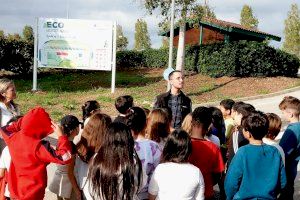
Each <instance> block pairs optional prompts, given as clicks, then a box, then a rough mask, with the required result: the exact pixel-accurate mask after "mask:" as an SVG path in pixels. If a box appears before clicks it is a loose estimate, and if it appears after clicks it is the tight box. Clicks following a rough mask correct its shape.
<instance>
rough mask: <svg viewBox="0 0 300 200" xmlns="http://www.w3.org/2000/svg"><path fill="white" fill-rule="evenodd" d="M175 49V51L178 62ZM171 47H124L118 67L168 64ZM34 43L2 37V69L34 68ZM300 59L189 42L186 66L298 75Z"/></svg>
mask: <svg viewBox="0 0 300 200" xmlns="http://www.w3.org/2000/svg"><path fill="white" fill-rule="evenodd" d="M175 57H176V49H174V52H173V63H175ZM168 58H169V54H168V49H147V50H143V51H134V50H125V51H119V52H117V67H118V68H139V67H148V68H155V67H164V68H165V67H166V66H167V65H168ZM32 65H33V44H32V43H28V42H26V41H24V40H21V39H20V40H8V39H6V38H0V69H4V70H7V71H12V72H14V73H19V74H28V73H30V72H31V71H32ZM299 67H300V62H299V59H298V58H297V57H296V56H293V55H290V54H288V53H286V52H283V51H281V50H280V49H275V48H273V47H270V46H267V45H266V44H265V43H260V42H249V41H238V42H231V43H226V44H225V43H216V44H211V45H201V46H199V45H198V46H187V47H186V55H185V70H188V71H196V72H199V73H202V74H206V75H209V76H212V77H220V76H237V77H247V76H290V77H293V76H296V75H297V72H298V68H299Z"/></svg>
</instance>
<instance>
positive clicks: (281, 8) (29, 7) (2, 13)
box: [0, 0, 300, 48]
mask: <svg viewBox="0 0 300 200" xmlns="http://www.w3.org/2000/svg"><path fill="white" fill-rule="evenodd" d="M138 1H140V0H0V5H1V6H0V29H1V30H4V32H5V33H21V32H22V29H23V27H24V26H25V25H31V26H33V27H34V26H35V17H51V18H66V17H67V10H69V18H74V19H93V20H114V21H117V23H118V24H120V25H121V26H122V27H123V31H124V35H125V36H126V37H128V39H129V48H132V47H133V43H134V25H135V22H136V20H137V19H138V18H143V19H144V20H146V22H147V24H148V31H149V34H150V37H151V44H152V47H154V48H158V47H160V46H161V38H160V37H159V36H158V35H157V32H158V25H157V24H158V22H159V21H160V18H159V16H157V15H154V16H149V15H148V14H147V13H146V11H145V9H143V7H142V6H141V4H139V3H138ZM199 2H200V3H203V2H204V0H202V1H199ZM296 2H298V6H300V5H299V0H297V1H296V0H284V1H283V0H275V1H274V0H248V1H246V0H209V4H210V6H211V7H212V8H213V10H214V12H215V14H216V16H217V18H218V19H221V20H225V21H230V22H235V23H239V21H240V11H241V9H242V7H243V5H244V4H248V5H250V6H251V7H252V9H253V11H254V15H255V16H256V17H257V18H258V20H259V25H258V28H259V30H261V31H265V32H268V33H270V34H274V35H278V36H280V37H283V30H284V20H285V19H286V17H287V13H288V11H289V10H290V6H291V4H292V3H296ZM68 5H69V6H68ZM271 44H272V45H274V46H276V47H280V46H281V44H282V42H280V43H279V42H272V43H271Z"/></svg>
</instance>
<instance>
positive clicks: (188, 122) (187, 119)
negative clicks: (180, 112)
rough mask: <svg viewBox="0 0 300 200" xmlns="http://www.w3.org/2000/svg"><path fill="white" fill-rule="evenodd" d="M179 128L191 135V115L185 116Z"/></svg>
mask: <svg viewBox="0 0 300 200" xmlns="http://www.w3.org/2000/svg"><path fill="white" fill-rule="evenodd" d="M181 128H182V129H183V130H185V131H186V132H187V133H188V134H189V135H191V134H192V113H189V114H187V115H186V116H185V118H184V120H183V122H182V125H181Z"/></svg>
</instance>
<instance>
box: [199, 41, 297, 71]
mask: <svg viewBox="0 0 300 200" xmlns="http://www.w3.org/2000/svg"><path fill="white" fill-rule="evenodd" d="M197 67H198V71H199V72H201V73H203V74H207V75H210V76H213V77H220V76H225V75H226V76H238V77H248V76H253V77H257V76H263V77H265V76H289V77H294V76H296V75H297V72H298V68H299V67H300V62H299V59H298V58H297V57H295V56H293V55H290V54H288V53H285V52H283V51H281V50H278V49H275V48H273V47H270V46H267V45H266V44H264V43H261V42H249V41H238V42H231V43H226V44H211V45H205V46H201V47H199V60H198V64H197Z"/></svg>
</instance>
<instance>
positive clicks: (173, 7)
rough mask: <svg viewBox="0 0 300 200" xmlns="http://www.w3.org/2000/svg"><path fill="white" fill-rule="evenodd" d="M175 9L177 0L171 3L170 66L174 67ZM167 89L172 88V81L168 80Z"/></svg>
mask: <svg viewBox="0 0 300 200" xmlns="http://www.w3.org/2000/svg"><path fill="white" fill-rule="evenodd" d="M174 10H175V0H172V4H171V24H170V25H171V26H170V42H169V65H168V68H172V65H173V38H174ZM167 90H168V91H169V90H170V83H169V82H168V86H167Z"/></svg>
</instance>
